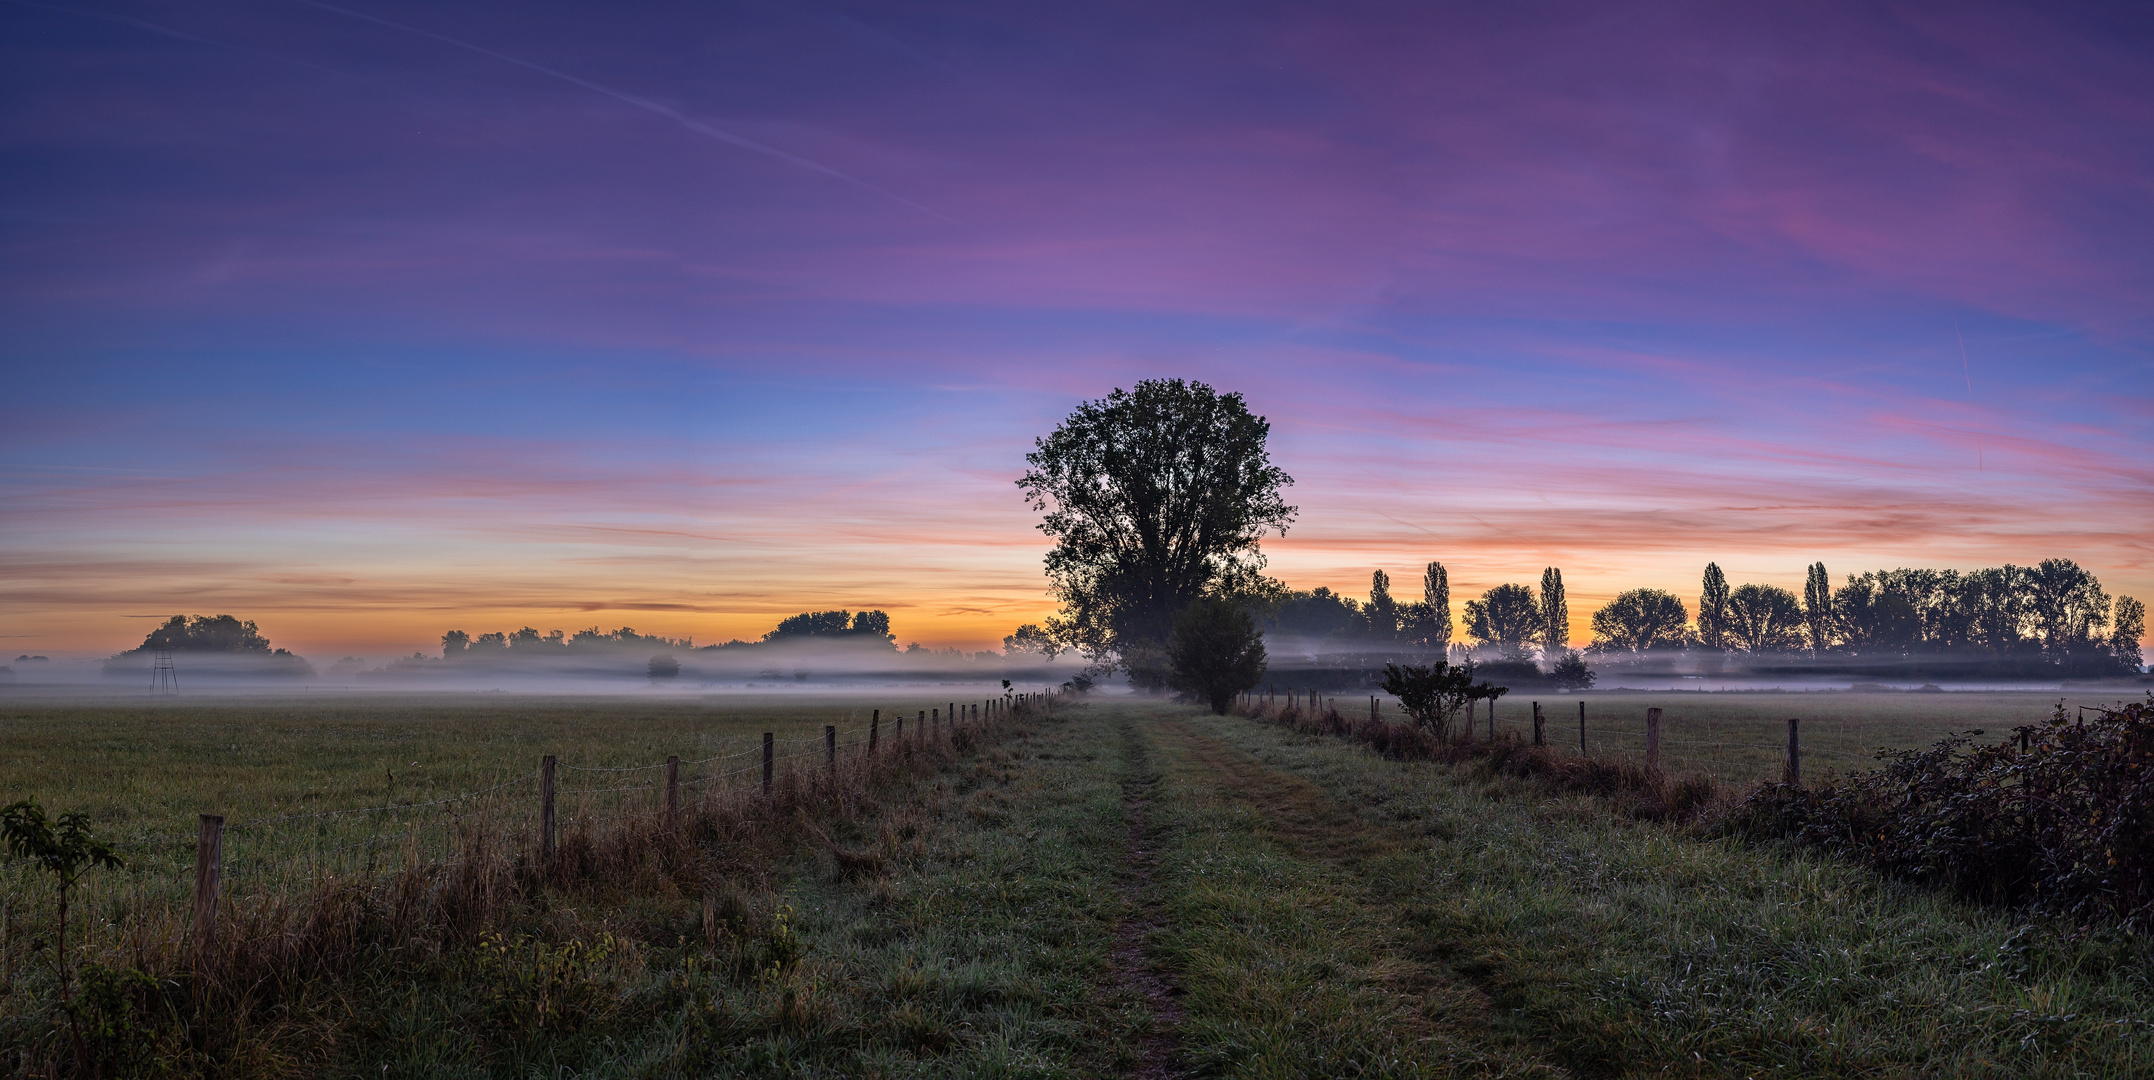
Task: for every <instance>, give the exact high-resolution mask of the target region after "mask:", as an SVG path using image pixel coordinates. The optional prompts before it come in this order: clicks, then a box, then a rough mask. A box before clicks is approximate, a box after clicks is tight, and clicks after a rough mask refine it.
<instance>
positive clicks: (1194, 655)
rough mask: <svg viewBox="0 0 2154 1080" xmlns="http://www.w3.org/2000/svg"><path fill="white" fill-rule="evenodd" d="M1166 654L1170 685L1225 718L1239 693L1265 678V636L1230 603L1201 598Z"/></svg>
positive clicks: (1179, 621) (1180, 620) (1184, 616)
mask: <svg viewBox="0 0 2154 1080" xmlns="http://www.w3.org/2000/svg"><path fill="white" fill-rule="evenodd" d="M1167 653H1168V657H1169V662H1170V664H1171V666H1172V671H1171V674H1170V676H1169V678H1168V682H1169V684H1170V685H1172V686H1173V687H1174V689H1176V690H1179V691H1181V692H1182V694H1183V695H1185V696H1186V697H1188V698H1189V699H1190V700H1192V701H1197V702H1200V703H1202V704H1205V705H1208V706H1210V707H1211V710H1212V711H1213V712H1215V713H1218V714H1220V715H1222V716H1224V715H1226V711H1227V708H1228V706H1230V705H1232V704H1234V698H1235V697H1236V695H1239V694H1240V693H1241V692H1242V691H1244V690H1247V689H1249V688H1250V687H1252V686H1255V685H1256V684H1257V683H1259V682H1261V681H1263V679H1264V635H1262V634H1260V633H1258V632H1257V628H1256V620H1255V619H1252V618H1250V617H1249V612H1247V611H1246V610H1243V608H1242V607H1241V605H1239V604H1235V603H1233V602H1231V601H1226V600H1198V601H1196V602H1195V603H1193V604H1190V605H1189V606H1188V607H1187V608H1185V609H1183V611H1182V613H1181V615H1180V616H1178V617H1176V618H1175V620H1174V636H1173V638H1171V639H1170V640H1169V641H1168V643H1167Z"/></svg>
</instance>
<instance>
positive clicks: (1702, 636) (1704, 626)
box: [1698, 563, 1728, 649]
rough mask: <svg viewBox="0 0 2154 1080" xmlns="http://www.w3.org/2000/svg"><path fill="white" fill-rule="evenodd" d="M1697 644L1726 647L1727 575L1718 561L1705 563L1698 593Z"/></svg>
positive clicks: (1718, 647) (1708, 646)
mask: <svg viewBox="0 0 2154 1080" xmlns="http://www.w3.org/2000/svg"><path fill="white" fill-rule="evenodd" d="M1698 644H1700V645H1703V646H1705V647H1706V648H1708V649H1725V648H1727V647H1728V575H1726V574H1723V573H1721V572H1720V564H1719V563H1706V564H1705V584H1704V586H1703V587H1702V588H1701V589H1700V590H1699V593H1698Z"/></svg>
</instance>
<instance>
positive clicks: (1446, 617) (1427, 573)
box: [1421, 562, 1451, 655]
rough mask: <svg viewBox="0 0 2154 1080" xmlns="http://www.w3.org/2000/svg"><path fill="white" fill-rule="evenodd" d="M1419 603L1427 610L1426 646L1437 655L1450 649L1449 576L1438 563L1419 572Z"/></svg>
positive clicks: (1433, 563) (1431, 564) (1429, 565)
mask: <svg viewBox="0 0 2154 1080" xmlns="http://www.w3.org/2000/svg"><path fill="white" fill-rule="evenodd" d="M1421 602H1422V604H1423V605H1424V606H1426V607H1427V608H1428V620H1429V622H1428V636H1427V641H1426V644H1427V645H1428V647H1429V648H1431V649H1434V650H1436V652H1437V653H1438V654H1439V655H1442V654H1447V653H1449V652H1450V649H1451V574H1450V572H1449V571H1447V570H1445V569H1444V568H1443V564H1442V563H1440V562H1432V563H1430V564H1428V567H1427V568H1426V569H1424V570H1422V571H1421Z"/></svg>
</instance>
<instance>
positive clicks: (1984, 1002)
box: [0, 703, 2154, 1080]
mask: <svg viewBox="0 0 2154 1080" xmlns="http://www.w3.org/2000/svg"><path fill="white" fill-rule="evenodd" d="M798 835H800V836H801V837H802V839H801V841H800V843H799V845H798V847H797V849H788V850H791V851H792V853H791V854H790V855H788V856H785V857H782V858H780V859H778V860H777V861H775V862H761V861H759V862H756V863H753V864H742V869H741V870H740V874H739V876H736V877H731V878H727V879H725V880H715V879H714V880H712V881H709V882H704V883H701V884H697V883H688V884H686V885H683V884H681V883H674V882H670V881H655V882H630V881H624V882H619V883H617V884H615V885H609V886H602V887H599V888H595V889H592V890H588V891H585V892H580V893H573V894H566V893H565V894H561V895H559V896H552V897H550V898H548V899H546V900H545V901H544V902H542V903H537V904H535V905H534V907H533V910H531V911H530V912H529V913H528V917H527V918H526V919H525V920H524V922H523V923H522V924H520V926H521V929H519V930H517V931H516V934H515V935H514V941H513V942H512V943H511V944H512V945H513V948H511V949H508V950H507V951H504V952H501V953H500V954H499V956H500V957H505V958H506V959H495V960H488V959H487V958H486V955H482V954H481V953H479V952H474V951H463V952H458V951H449V952H445V953H443V954H441V955H440V956H438V957H436V958H433V959H430V960H429V959H422V960H414V961H413V962H411V963H401V962H400V963H398V964H384V965H383V966H382V967H381V968H380V973H379V975H378V976H376V977H372V979H373V981H371V982H369V983H367V984H366V985H361V986H354V987H350V988H347V989H341V990H339V991H338V995H339V996H338V997H337V999H336V1004H337V1005H338V1008H339V1009H344V1010H348V1011H347V1012H342V1013H339V1012H337V1010H322V1011H321V1016H322V1017H323V1019H321V1020H320V1022H321V1023H324V1024H333V1025H334V1032H333V1035H332V1036H330V1037H327V1038H326V1039H325V1044H326V1045H327V1046H329V1047H330V1049H329V1051H328V1056H329V1057H331V1058H333V1061H331V1062H328V1063H326V1067H319V1068H317V1067H312V1065H311V1064H309V1063H305V1062H295V1063H294V1064H293V1065H291V1066H290V1067H285V1066H281V1065H279V1064H278V1063H276V1062H271V1061H264V1062H260V1063H255V1064H253V1065H251V1066H249V1067H247V1068H238V1069H235V1070H233V1072H232V1074H233V1075H242V1074H246V1075H343V1076H351V1077H360V1076H366V1077H398V1076H403V1077H421V1076H424V1077H430V1078H431V1077H471V1078H478V1077H528V1076H540V1075H544V1076H556V1077H571V1076H573V1077H649V1078H659V1077H770V1076H784V1077H811V1076H814V1077H822V1076H848V1077H854V1076H858V1077H890V1078H896V1077H923V1078H925V1077H981V1078H987V1077H1040V1078H1060V1077H1089V1076H1138V1077H1147V1078H1168V1077H1205V1078H1211V1077H1232V1078H1251V1080H1269V1078H1289V1077H1293V1078H1300V1077H1402V1078H1407V1077H1413V1078H1418V1077H1587V1078H1603V1077H1607V1078H1614V1077H1644V1076H1682V1077H1731V1078H1734V1077H1798V1076H1800V1077H1807V1076H1835V1077H1837V1076H1854V1077H1900V1076H1937V1077H1948V1076H1949V1077H1961V1076H1966V1077H2000V1078H2002V1077H2042V1078H2046V1077H2080V1076H2115V1077H2126V1076H2145V1075H2154V963H2150V962H2149V959H2148V958H2149V956H2150V952H2149V950H2148V949H2147V948H2146V947H2145V945H2144V943H2143V942H2138V941H2130V940H2121V939H2111V940H2105V939H2102V938H2100V937H2099V936H2096V937H2091V938H2088V939H2087V940H2084V941H2082V942H2079V943H2077V944H2072V945H2069V946H2067V945H2063V944H2059V943H2058V942H2059V941H2060V940H2061V939H2059V938H2058V937H2057V936H2056V935H2054V934H2053V933H2049V932H2046V931H2045V932H2040V933H2028V932H2022V928H2021V927H2019V926H2018V925H2017V924H2016V923H2015V921H2014V920H2013V919H2012V918H2010V917H2009V916H2008V915H2005V914H2001V913H1998V912H1994V911H1988V910H1983V909H1978V908H1972V907H1968V906H1966V905H1962V904H1959V903H1956V902H1954V901H1952V900H1950V899H1947V898H1941V897H1939V896H1937V895H1935V894H1932V893H1929V892H1925V891H1922V890H1920V889H1915V888H1912V887H1907V886H1900V885H1893V884H1889V883H1884V882H1880V881H1879V880H1877V879H1876V878H1874V877H1873V876H1871V875H1869V874H1868V873H1866V872H1864V871H1861V870H1859V869H1856V868H1853V867H1850V866H1846V865H1842V864H1839V863H1835V862H1831V861H1829V860H1820V859H1816V858H1812V857H1787V856H1781V855H1777V854H1773V853H1770V852H1764V851H1759V850H1756V849H1750V848H1745V847H1742V846H1740V845H1737V844H1734V843H1730V842H1722V841H1713V840H1707V839H1700V838H1698V837H1695V836H1691V835H1686V834H1684V833H1682V832H1679V831H1677V830H1674V829H1672V828H1669V827H1665V826H1661V825H1653V824H1641V823H1636V822H1629V821H1625V820H1620V819H1617V818H1616V817H1614V816H1612V815H1611V814H1610V813H1608V811H1607V809H1606V808H1605V807H1603V806H1601V805H1599V804H1597V803H1595V802H1594V801H1592V800H1590V799H1587V798H1582V797H1571V796H1557V795H1551V794H1549V793H1547V792H1546V791H1544V790H1542V789H1540V788H1537V787H1535V786H1534V785H1533V784H1531V783H1530V782H1527V781H1521V780H1513V779H1506V778H1502V777H1492V776H1488V775H1484V774H1481V773H1479V772H1476V771H1475V770H1474V769H1473V768H1471V767H1462V768H1459V769H1452V768H1450V767H1447V766H1440V765H1435V764H1430V763H1406V762H1393V761H1386V760H1383V759H1381V758H1378V757H1376V756H1374V755H1372V754H1370V753H1369V752H1367V751H1366V750H1365V749H1363V748H1360V747H1357V746H1353V745H1349V744H1347V743H1345V742H1343V741H1340V740H1335V739H1329V738H1321V737H1308V736H1301V735H1296V734H1294V733H1292V732H1290V731H1288V730H1286V729H1284V728H1282V727H1279V726H1276V725H1273V724H1270V723H1267V722H1264V721H1261V720H1255V719H1250V718H1247V717H1214V716H1209V715H1205V714H1202V713H1199V712H1196V711H1194V710H1190V709H1186V708H1181V707H1176V706H1168V705H1163V704H1162V705H1145V704H1122V703H1116V704H1099V705H1092V706H1086V707H1082V708H1075V709H1069V710H1058V714H1057V716H1055V717H1054V718H1052V719H1042V720H1037V721H1032V722H1030V723H1029V724H1028V725H1026V726H1024V727H1022V728H1020V729H1018V730H1016V731H1013V732H1011V733H1008V734H1006V735H998V736H997V737H996V741H994V742H991V743H989V744H987V745H985V746H983V747H981V748H980V749H979V750H978V751H977V752H976V753H973V754H971V755H970V756H969V757H966V758H963V759H961V760H957V761H954V762H952V763H949V764H947V765H943V766H940V767H938V768H936V769H934V770H932V771H923V772H922V773H921V774H919V775H917V776H915V777H914V778H912V779H910V780H907V781H905V782H903V783H902V784H895V785H893V787H892V788H891V789H889V790H887V791H882V792H879V793H878V794H877V795H876V796H875V797H874V798H873V799H870V800H866V801H865V802H864V803H863V805H862V807H861V809H860V811H859V813H858V814H857V815H856V816H853V817H850V818H846V819H844V820H835V819H833V820H827V821H817V822H814V823H813V825H812V827H804V828H802V829H801V830H799V833H798ZM730 872H731V871H729V873H730ZM601 942H603V943H606V944H605V947H604V949H603V950H602V953H599V952H591V951H588V947H590V946H593V945H594V944H596V943H601ZM578 950H585V951H578ZM534 988H537V990H539V991H543V995H550V996H543V995H542V996H541V997H540V998H537V999H534V1000H541V1001H551V1002H553V1004H552V1005H550V1006H547V1007H546V1008H543V1009H540V1010H538V1011H537V1012H536V1013H534V1011H533V1009H532V1008H531V1007H530V1001H527V1000H526V998H527V997H529V996H530V992H532V991H533V990H534ZM518 994H524V995H525V996H522V997H519V996H517V995H518ZM332 1013H335V1014H336V1015H334V1016H331V1014H332ZM0 1028H4V1025H0ZM0 1034H5V1031H4V1030H0ZM265 1045H267V1044H265ZM302 1066H305V1067H302Z"/></svg>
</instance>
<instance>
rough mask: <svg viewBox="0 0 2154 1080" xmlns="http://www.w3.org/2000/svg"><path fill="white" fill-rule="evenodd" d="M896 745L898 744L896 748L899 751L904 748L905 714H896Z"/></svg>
mask: <svg viewBox="0 0 2154 1080" xmlns="http://www.w3.org/2000/svg"><path fill="white" fill-rule="evenodd" d="M897 744H898V748H899V749H901V750H902V749H904V747H905V714H904V713H898V714H897Z"/></svg>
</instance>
